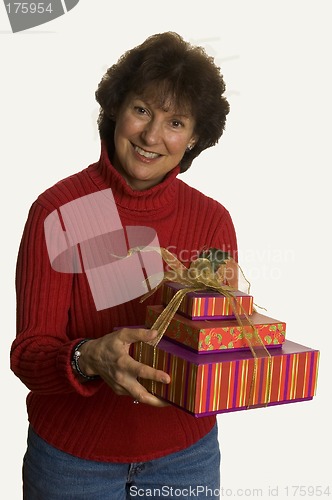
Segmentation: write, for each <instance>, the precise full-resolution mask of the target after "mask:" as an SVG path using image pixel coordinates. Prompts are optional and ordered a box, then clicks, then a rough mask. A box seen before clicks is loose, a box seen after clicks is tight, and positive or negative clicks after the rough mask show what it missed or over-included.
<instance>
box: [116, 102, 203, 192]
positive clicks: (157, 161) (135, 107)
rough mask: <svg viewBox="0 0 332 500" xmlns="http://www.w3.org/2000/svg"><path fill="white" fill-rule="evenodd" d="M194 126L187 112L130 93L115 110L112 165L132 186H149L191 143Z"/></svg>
mask: <svg viewBox="0 0 332 500" xmlns="http://www.w3.org/2000/svg"><path fill="white" fill-rule="evenodd" d="M194 128H195V120H194V117H193V116H192V115H191V114H190V113H188V112H185V111H181V112H180V111H179V110H176V109H174V108H173V107H172V106H171V105H167V106H164V107H160V106H159V105H158V104H156V103H155V101H154V100H151V101H150V100H149V99H147V98H146V97H144V98H143V97H138V96H136V95H133V94H131V95H129V96H128V97H127V99H126V100H125V102H124V103H123V105H122V106H121V107H120V109H119V111H118V113H117V114H116V125H115V133H114V144H115V155H114V158H113V164H114V167H115V168H116V169H117V170H118V171H119V172H120V173H121V174H122V175H123V177H124V178H125V179H126V181H127V183H128V184H129V185H130V186H131V187H132V188H133V189H136V190H140V191H141V190H144V189H149V188H151V187H153V186H155V185H156V184H158V183H159V182H161V181H162V180H163V178H164V177H165V175H166V174H167V173H168V172H170V171H171V170H173V168H174V167H176V166H177V165H178V164H179V163H180V161H181V159H182V157H183V155H184V153H185V150H186V148H187V147H188V145H189V146H191V147H192V146H193V145H194V143H195V140H196V139H195V134H194Z"/></svg>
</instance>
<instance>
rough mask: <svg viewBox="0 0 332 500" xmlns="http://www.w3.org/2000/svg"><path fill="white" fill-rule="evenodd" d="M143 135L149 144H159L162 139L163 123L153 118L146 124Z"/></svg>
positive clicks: (143, 138)
mask: <svg viewBox="0 0 332 500" xmlns="http://www.w3.org/2000/svg"><path fill="white" fill-rule="evenodd" d="M141 137H142V140H143V141H144V142H145V144H146V145H147V146H152V145H154V144H159V143H160V141H161V139H162V123H161V122H160V121H159V120H157V119H155V118H152V119H151V120H149V122H148V123H146V124H145V126H144V129H143V130H142V133H141Z"/></svg>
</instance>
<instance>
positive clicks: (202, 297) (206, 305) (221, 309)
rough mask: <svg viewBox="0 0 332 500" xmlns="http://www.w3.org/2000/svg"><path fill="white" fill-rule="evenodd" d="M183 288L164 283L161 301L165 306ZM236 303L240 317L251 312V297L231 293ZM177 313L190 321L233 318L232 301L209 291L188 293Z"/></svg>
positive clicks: (241, 293) (237, 291)
mask: <svg viewBox="0 0 332 500" xmlns="http://www.w3.org/2000/svg"><path fill="white" fill-rule="evenodd" d="M182 288H185V287H184V286H183V285H181V284H180V283H172V282H169V283H165V284H164V286H163V295H162V301H163V304H164V305H167V304H168V303H169V302H170V300H171V299H172V297H174V295H175V294H176V292H177V291H178V290H180V289H182ZM232 294H233V296H234V298H235V300H236V303H237V304H238V309H237V312H238V314H239V315H240V316H241V315H243V314H244V313H246V314H247V315H250V314H252V312H253V297H252V295H248V294H246V293H244V292H241V291H239V290H236V291H233V292H232ZM178 313H180V314H183V315H184V316H186V317H188V318H190V319H192V320H200V319H214V320H215V319H225V318H230V317H231V318H234V317H235V316H234V310H233V300H232V299H231V298H229V297H225V296H224V295H222V294H221V293H218V292H214V291H211V290H200V291H196V292H188V293H187V295H186V296H185V297H184V298H183V300H182V302H181V304H180V307H179V309H178Z"/></svg>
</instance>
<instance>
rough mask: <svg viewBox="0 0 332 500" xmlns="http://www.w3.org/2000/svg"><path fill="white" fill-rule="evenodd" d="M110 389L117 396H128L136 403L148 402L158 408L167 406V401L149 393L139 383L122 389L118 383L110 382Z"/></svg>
mask: <svg viewBox="0 0 332 500" xmlns="http://www.w3.org/2000/svg"><path fill="white" fill-rule="evenodd" d="M112 389H113V391H114V392H115V394H117V395H118V396H130V397H131V398H133V401H136V402H137V403H144V404H149V405H151V406H155V407H158V408H164V407H165V406H169V403H168V402H167V401H164V400H162V399H159V398H158V397H156V396H154V395H153V394H151V393H149V392H148V391H147V390H146V389H145V388H144V387H143V386H142V385H141V384H139V383H137V384H136V383H135V384H134V385H133V386H132V388H131V389H130V390H126V389H124V388H123V387H122V386H120V385H118V384H114V383H113V384H112Z"/></svg>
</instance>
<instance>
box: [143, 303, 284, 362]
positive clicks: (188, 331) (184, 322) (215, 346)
mask: <svg viewBox="0 0 332 500" xmlns="http://www.w3.org/2000/svg"><path fill="white" fill-rule="evenodd" d="M163 309H164V307H163V306H147V309H146V318H145V324H146V326H147V327H148V328H151V326H152V325H153V323H154V322H155V320H156V319H157V318H158V316H159V315H160V313H161V312H162V311H163ZM250 320H251V322H252V324H254V325H255V327H256V331H257V334H258V336H259V338H260V341H261V342H262V343H263V344H264V345H266V346H267V347H279V346H280V344H282V343H283V342H284V341H285V335H286V323H284V322H282V321H279V320H276V319H273V318H269V317H268V316H265V315H264V314H260V313H258V312H254V313H253V314H252V315H251V317H250ZM243 330H244V331H245V332H246V333H247V334H248V335H249V336H250V335H252V327H251V326H250V325H249V324H248V323H247V324H245V322H244V323H243ZM164 336H165V337H167V338H168V339H170V340H173V341H175V342H178V343H180V344H182V345H185V346H186V347H189V348H190V349H193V350H194V351H195V352H198V353H200V354H203V353H211V352H218V351H220V350H221V349H249V346H248V342H247V341H246V339H245V337H244V335H243V331H242V328H241V326H240V325H239V323H238V322H237V320H236V319H228V320H227V319H222V320H206V321H202V320H201V321H193V320H191V319H189V318H185V317H184V316H181V315H180V314H175V315H174V317H173V318H172V320H171V322H170V324H169V325H168V327H167V330H166V331H165V333H164ZM252 343H253V344H254V343H255V342H254V340H252ZM256 343H257V342H256Z"/></svg>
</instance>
